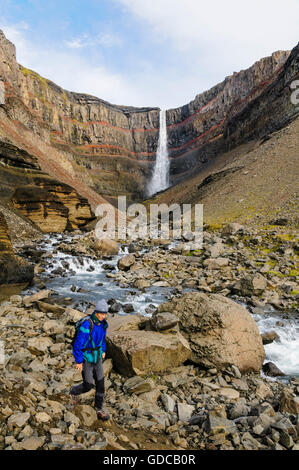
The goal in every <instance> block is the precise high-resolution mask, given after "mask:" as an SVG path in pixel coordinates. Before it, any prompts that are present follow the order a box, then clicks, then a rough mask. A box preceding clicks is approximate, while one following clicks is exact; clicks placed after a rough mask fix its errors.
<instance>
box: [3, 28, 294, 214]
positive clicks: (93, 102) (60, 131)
mask: <svg viewBox="0 0 299 470" xmlns="http://www.w3.org/2000/svg"><path fill="white" fill-rule="evenodd" d="M289 54H290V53H289V52H282V51H280V52H276V53H274V54H273V55H272V56H271V57H268V58H265V59H262V60H260V61H259V62H257V63H256V64H254V65H253V66H252V67H251V68H250V69H248V70H245V71H241V72H240V73H234V74H233V75H232V76H230V77H227V78H226V79H225V80H224V81H223V82H222V83H220V84H219V85H217V86H215V87H214V88H212V89H211V90H209V91H206V92H204V93H202V94H200V95H198V96H197V97H196V98H195V100H194V101H192V102H191V103H189V104H188V105H186V106H183V107H181V108H177V109H173V110H169V111H167V126H168V137H169V153H170V158H171V170H170V172H171V175H170V176H171V182H172V183H176V182H178V181H180V180H182V179H184V178H186V177H187V176H188V175H190V174H192V173H194V172H196V171H198V170H199V169H200V167H201V165H203V164H204V163H206V162H208V161H210V160H211V159H213V157H214V156H215V155H217V154H219V153H222V152H223V151H225V150H227V149H228V148H230V146H232V145H237V144H238V143H240V142H242V141H246V139H249V138H252V137H254V136H256V135H257V134H262V133H264V132H265V130H269V128H271V126H269V123H267V119H268V118H267V115H268V114H269V113H268V109H267V103H266V101H265V100H264V101H263V98H262V97H263V96H265V92H266V90H269V89H271V87H272V90H273V102H275V99H276V93H282V95H283V96H284V98H283V100H284V102H285V104H286V107H287V99H288V97H289V95H290V90H289V88H288V86H289V83H290V80H291V79H292V78H293V77H294V76H295V75H296V73H297V72H298V67H297V71H296V64H295V65H294V67H293V66H292V65H291V64H290V63H289V62H288V63H289V65H288V70H287V71H286V65H285V62H286V60H287V59H288V57H289ZM296 54H297V56H298V50H297V52H295V56H296ZM293 55H294V53H293ZM297 65H298V64H297ZM292 67H293V68H292ZM283 74H284V76H285V75H286V74H287V75H288V78H287V80H286V79H283V80H282V81H281V82H280V88H279V87H278V88H277V87H276V88H275V86H276V85H275V86H274V84H276V83H277V80H281V79H280V78H279V77H281V76H282V75H283ZM1 77H2V79H3V80H4V83H5V105H4V106H0V118H1V119H0V132H2V134H4V135H6V136H7V137H9V138H10V139H11V140H12V141H13V143H15V144H16V145H17V146H20V147H21V148H23V149H25V150H27V151H29V153H31V154H32V155H35V156H36V158H37V160H38V162H39V165H40V167H41V169H42V170H43V171H45V172H46V173H48V174H50V175H51V176H53V177H55V178H56V179H58V180H60V181H62V182H64V183H66V184H69V185H71V186H72V187H74V188H75V189H76V190H77V191H78V192H79V193H80V194H81V196H84V197H86V198H87V199H88V200H89V202H90V204H91V206H92V207H93V209H94V208H95V207H96V205H97V204H99V203H100V202H103V199H102V198H101V197H100V196H99V194H100V195H102V196H104V197H105V198H106V199H108V200H110V201H113V200H114V199H115V198H116V197H117V196H118V195H119V194H122V195H124V194H125V195H127V198H128V199H129V201H130V200H131V201H132V200H134V201H135V200H138V199H139V200H140V199H142V198H143V197H144V188H145V185H146V183H147V181H148V180H149V178H150V175H151V171H152V168H153V165H154V161H155V155H156V150H157V145H158V137H159V109H158V108H133V107H125V106H116V105H112V104H110V103H107V102H105V101H103V100H101V99H98V98H96V97H93V96H90V95H84V94H79V93H72V92H68V91H65V90H63V89H62V88H60V87H58V86H57V85H55V84H54V83H52V82H51V81H49V80H46V79H44V78H42V77H40V76H39V75H38V74H37V73H35V72H33V71H31V70H28V69H25V68H24V67H22V66H20V65H18V64H17V62H16V57H15V48H14V46H13V45H12V44H11V43H10V42H9V41H8V40H7V39H6V38H5V36H4V34H3V33H1V32H0V78H1ZM258 99H260V102H259V103H261V102H263V105H260V104H258V107H256V105H255V103H257V100H258ZM250 106H251V107H250ZM259 106H261V108H262V113H260V111H259ZM290 107H291V104H290V105H289V108H290ZM247 109H250V110H251V111H250V115H249V116H248V117H249V121H250V122H251V124H250V123H249V121H248V123H247V120H246V119H247V117H246V116H247ZM282 113H284V117H283V118H282V116H281V115H280V110H279V106H278V107H277V113H276V116H275V120H276V125H277V123H279V122H282V121H283V119H284V118H285V109H283V110H282ZM282 113H281V114H282ZM290 114H291V112H289V115H290ZM241 116H242V118H241ZM239 119H242V129H240V128H238V125H237V123H238V121H239ZM253 125H255V127H256V129H255V134H254V135H253V133H252V126H253Z"/></svg>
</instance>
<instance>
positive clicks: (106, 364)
mask: <svg viewBox="0 0 299 470" xmlns="http://www.w3.org/2000/svg"><path fill="white" fill-rule="evenodd" d="M112 367H113V364H112V360H111V359H105V361H104V362H103V369H104V377H108V375H109V374H110V372H111V371H112Z"/></svg>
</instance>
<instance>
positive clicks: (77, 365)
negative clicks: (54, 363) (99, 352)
mask: <svg viewBox="0 0 299 470" xmlns="http://www.w3.org/2000/svg"><path fill="white" fill-rule="evenodd" d="M76 369H78V371H79V372H82V369H83V364H76Z"/></svg>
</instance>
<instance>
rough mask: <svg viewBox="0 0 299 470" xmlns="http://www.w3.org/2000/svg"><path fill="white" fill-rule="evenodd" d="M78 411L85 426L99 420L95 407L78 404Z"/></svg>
mask: <svg viewBox="0 0 299 470" xmlns="http://www.w3.org/2000/svg"><path fill="white" fill-rule="evenodd" d="M76 412H77V413H78V415H79V418H80V421H81V423H82V425H83V426H87V427H90V426H92V425H93V424H95V423H96V422H97V419H98V417H97V413H96V411H95V409H94V408H92V407H91V406H89V405H78V406H77V407H76Z"/></svg>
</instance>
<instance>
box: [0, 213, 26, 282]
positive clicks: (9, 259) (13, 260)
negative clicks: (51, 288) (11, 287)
mask: <svg viewBox="0 0 299 470" xmlns="http://www.w3.org/2000/svg"><path fill="white" fill-rule="evenodd" d="M33 275H34V269H33V265H31V264H30V263H27V261H25V260H23V259H22V258H20V257H18V256H15V255H14V252H13V248H12V245H11V240H10V234H9V229H8V226H7V223H6V220H5V217H4V215H3V214H2V212H0V285H3V284H5V285H7V284H11V283H13V284H24V283H25V284H26V283H30V282H31V281H32V279H33Z"/></svg>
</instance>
